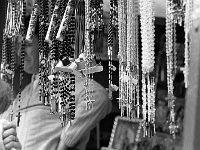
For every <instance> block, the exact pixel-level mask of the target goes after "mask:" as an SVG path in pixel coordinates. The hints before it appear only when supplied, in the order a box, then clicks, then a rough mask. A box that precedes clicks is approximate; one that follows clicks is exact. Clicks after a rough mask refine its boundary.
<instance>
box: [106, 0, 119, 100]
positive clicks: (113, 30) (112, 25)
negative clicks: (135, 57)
mask: <svg viewBox="0 0 200 150" xmlns="http://www.w3.org/2000/svg"><path fill="white" fill-rule="evenodd" d="M117 6H118V4H117V0H110V20H109V27H108V57H109V72H108V80H109V87H108V91H109V99H112V92H113V91H117V90H118V87H117V86H116V85H114V84H113V80H112V75H113V71H115V70H116V67H115V66H114V65H113V64H112V61H113V46H114V44H113V42H114V40H116V39H115V38H116V37H117V29H118V22H117V21H118V14H117Z"/></svg>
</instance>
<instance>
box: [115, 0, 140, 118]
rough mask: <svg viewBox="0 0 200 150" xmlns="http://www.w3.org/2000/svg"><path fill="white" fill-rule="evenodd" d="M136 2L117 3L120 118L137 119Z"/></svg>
mask: <svg viewBox="0 0 200 150" xmlns="http://www.w3.org/2000/svg"><path fill="white" fill-rule="evenodd" d="M138 14H139V2H138V1H131V0H128V1H125V0H120V1H119V2H118V27H119V53H118V57H119V108H120V110H121V116H127V118H129V119H134V118H139V115H140V111H139V110H140V102H139V56H138V29H139V28H138Z"/></svg>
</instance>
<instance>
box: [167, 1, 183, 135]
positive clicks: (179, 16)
mask: <svg viewBox="0 0 200 150" xmlns="http://www.w3.org/2000/svg"><path fill="white" fill-rule="evenodd" d="M183 19H184V5H183V1H182V0H179V1H176V2H175V1H172V0H167V2H166V56H167V87H168V97H167V98H166V100H167V101H168V107H169V110H170V119H169V129H170V133H171V134H172V135H173V137H175V134H176V131H177V128H178V126H177V125H176V123H175V110H174V107H175V99H176V98H175V96H174V86H173V81H174V77H175V75H176V24H177V23H178V24H179V25H182V22H183Z"/></svg>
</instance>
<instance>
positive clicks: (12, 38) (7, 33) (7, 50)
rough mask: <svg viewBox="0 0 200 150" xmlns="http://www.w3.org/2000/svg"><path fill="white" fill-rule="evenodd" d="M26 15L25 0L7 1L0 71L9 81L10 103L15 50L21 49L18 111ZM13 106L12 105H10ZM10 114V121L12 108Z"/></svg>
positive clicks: (18, 120)
mask: <svg viewBox="0 0 200 150" xmlns="http://www.w3.org/2000/svg"><path fill="white" fill-rule="evenodd" d="M25 14H26V2H25V0H16V1H12V0H8V2H7V14H6V23H5V29H4V35H3V40H4V43H3V50H2V63H1V69H2V71H1V72H3V74H4V75H7V76H8V77H9V78H10V80H11V87H12V96H11V99H12V101H13V100H14V96H13V82H14V71H15V67H16V63H17V62H16V58H15V55H16V52H15V49H16V48H17V49H18V48H20V49H21V51H20V52H21V57H20V86H19V94H18V96H19V97H18V101H19V102H18V104H19V105H18V108H19V109H20V101H21V89H22V87H21V86H22V79H23V70H24V69H23V66H24V48H25V42H24V36H25V28H24V21H25ZM11 105H13V104H11ZM11 108H12V109H11V112H10V120H11V121H12V120H13V114H14V112H13V106H11ZM16 117H17V118H18V119H17V125H18V126H19V122H20V117H21V114H20V112H18V115H17V116H16Z"/></svg>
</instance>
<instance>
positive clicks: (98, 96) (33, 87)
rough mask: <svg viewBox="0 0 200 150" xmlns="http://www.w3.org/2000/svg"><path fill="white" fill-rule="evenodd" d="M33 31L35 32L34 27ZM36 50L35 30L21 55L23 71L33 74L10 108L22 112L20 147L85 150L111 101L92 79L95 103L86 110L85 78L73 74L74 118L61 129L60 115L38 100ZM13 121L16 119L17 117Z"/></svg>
mask: <svg viewBox="0 0 200 150" xmlns="http://www.w3.org/2000/svg"><path fill="white" fill-rule="evenodd" d="M36 32H38V31H37V28H36ZM38 51H39V50H38V34H37V33H36V34H35V35H34V37H33V42H32V43H29V44H26V48H25V58H24V71H25V72H27V73H29V74H33V79H32V82H31V83H30V84H29V85H28V86H26V87H25V89H24V90H23V91H22V94H21V101H20V104H19V102H18V101H17V100H16V101H15V102H14V107H13V111H14V113H15V116H16V115H17V114H18V112H20V113H21V118H20V125H19V127H18V129H17V135H18V137H19V141H20V142H21V145H22V150H70V149H76V150H85V148H86V144H87V142H88V140H89V136H90V131H91V130H92V129H93V128H94V127H95V126H96V125H97V124H98V123H99V121H100V120H101V119H103V118H104V117H105V116H106V115H107V114H108V113H110V112H111V108H112V104H111V101H110V100H109V98H108V92H107V91H106V90H105V88H104V87H102V86H101V85H100V84H99V83H97V82H96V81H94V80H92V81H91V89H92V95H93V98H94V99H95V102H94V103H93V108H92V109H91V110H86V103H85V98H86V95H85V86H84V84H85V78H84V77H76V79H75V104H76V110H75V119H74V120H73V121H72V125H69V124H67V125H66V126H65V127H64V128H62V127H61V122H60V119H59V114H53V115H52V114H50V107H49V106H45V105H44V104H43V103H42V102H41V101H40V100H39V84H38V82H39V77H38V72H39V52H38ZM19 53H20V52H19ZM19 105H20V109H19V108H18V106H19ZM8 114H9V112H8ZM4 116H5V115H4ZM7 116H8V115H7ZM14 121H15V122H17V118H16V117H14Z"/></svg>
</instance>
